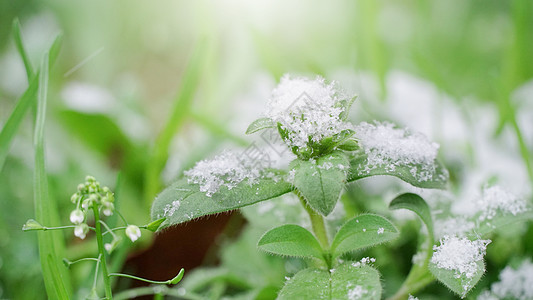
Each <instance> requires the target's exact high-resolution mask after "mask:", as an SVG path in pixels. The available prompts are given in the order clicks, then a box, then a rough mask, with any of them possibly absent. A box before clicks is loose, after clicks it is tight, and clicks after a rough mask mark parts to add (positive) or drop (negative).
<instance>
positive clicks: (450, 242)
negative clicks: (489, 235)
mask: <svg viewBox="0 0 533 300" xmlns="http://www.w3.org/2000/svg"><path fill="white" fill-rule="evenodd" d="M490 242H491V241H490V240H475V241H470V240H468V239H467V238H464V237H463V238H461V237H457V236H444V237H443V238H442V239H441V240H440V244H441V245H440V246H433V250H434V252H433V257H432V258H431V262H432V263H434V264H436V265H437V267H438V268H441V269H446V270H454V271H455V276H456V278H460V277H461V276H463V275H464V276H465V277H466V278H468V279H471V278H472V277H474V275H475V274H476V271H477V264H476V263H477V262H479V261H482V260H483V256H484V255H485V250H486V248H487V245H488V244H489V243H490Z"/></svg>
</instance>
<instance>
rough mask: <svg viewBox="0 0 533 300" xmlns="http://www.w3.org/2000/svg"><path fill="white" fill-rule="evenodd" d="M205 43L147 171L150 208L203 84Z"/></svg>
mask: <svg viewBox="0 0 533 300" xmlns="http://www.w3.org/2000/svg"><path fill="white" fill-rule="evenodd" d="M207 49H208V47H207V45H206V42H205V41H203V40H202V41H200V42H199V43H198V45H197V46H196V49H195V50H194V52H193V55H192V57H191V59H190V61H189V63H188V65H187V67H186V69H185V72H184V74H183V77H182V81H181V85H180V87H179V89H178V94H177V95H176V98H175V99H174V106H173V108H172V110H171V112H170V115H169V118H168V120H167V123H166V124H165V126H164V127H163V130H162V131H161V133H160V134H159V136H158V137H157V139H156V142H155V145H154V148H153V150H152V153H151V155H150V157H149V159H148V163H147V166H146V171H145V177H144V180H145V186H144V189H145V190H144V196H145V204H146V206H147V207H150V205H151V203H152V201H153V199H154V197H155V195H156V194H157V193H158V192H159V190H160V188H161V180H160V174H161V171H162V170H163V168H164V167H165V164H166V162H167V159H168V156H169V154H168V150H169V146H170V143H171V142H172V138H173V137H174V135H175V134H176V132H178V131H179V129H180V128H181V126H182V125H183V123H184V121H185V119H186V117H187V115H188V114H189V111H190V107H191V104H192V101H193V99H194V95H195V93H196V90H197V88H198V84H199V82H200V78H201V73H202V69H203V65H204V62H205V58H206V57H205V56H206V52H207Z"/></svg>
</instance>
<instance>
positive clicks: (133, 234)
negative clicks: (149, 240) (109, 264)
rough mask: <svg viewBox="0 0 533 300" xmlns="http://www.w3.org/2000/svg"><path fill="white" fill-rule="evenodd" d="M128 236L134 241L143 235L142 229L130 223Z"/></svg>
mask: <svg viewBox="0 0 533 300" xmlns="http://www.w3.org/2000/svg"><path fill="white" fill-rule="evenodd" d="M126 236H128V237H129V238H130V240H131V241H132V242H135V241H136V240H138V239H139V238H140V237H141V230H140V229H139V227H137V226H135V225H128V227H126Z"/></svg>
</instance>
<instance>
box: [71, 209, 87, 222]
mask: <svg viewBox="0 0 533 300" xmlns="http://www.w3.org/2000/svg"><path fill="white" fill-rule="evenodd" d="M83 220H85V214H84V213H83V212H82V211H81V210H79V209H75V210H73V211H72V212H71V213H70V222H72V223H73V224H81V223H82V222H83Z"/></svg>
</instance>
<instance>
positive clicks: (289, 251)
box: [257, 224, 324, 260]
mask: <svg viewBox="0 0 533 300" xmlns="http://www.w3.org/2000/svg"><path fill="white" fill-rule="evenodd" d="M257 246H258V247H259V249H261V250H264V251H266V252H270V253H272V254H278V255H285V256H294V257H306V258H312V257H314V258H318V259H320V260H324V256H323V255H322V247H320V244H319V243H318V241H317V240H316V238H315V237H314V236H313V234H311V233H310V232H309V231H308V230H307V229H305V228H303V227H300V226H298V225H293V224H287V225H283V226H279V227H276V228H274V229H272V230H270V231H268V232H267V233H265V234H264V235H263V237H261V239H260V240H259V242H258V243H257Z"/></svg>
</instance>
